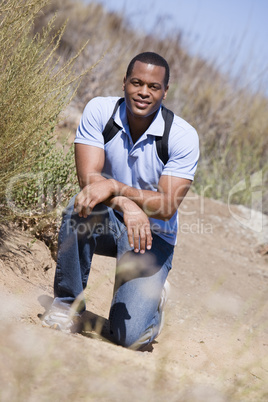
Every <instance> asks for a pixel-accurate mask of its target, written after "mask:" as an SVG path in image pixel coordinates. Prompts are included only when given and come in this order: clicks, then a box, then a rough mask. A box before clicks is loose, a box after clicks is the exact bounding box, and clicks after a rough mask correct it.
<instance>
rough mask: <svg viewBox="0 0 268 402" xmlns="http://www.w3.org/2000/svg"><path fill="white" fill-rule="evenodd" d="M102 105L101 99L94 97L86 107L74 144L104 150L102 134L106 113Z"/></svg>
mask: <svg viewBox="0 0 268 402" xmlns="http://www.w3.org/2000/svg"><path fill="white" fill-rule="evenodd" d="M102 103H103V102H102V98H101V97H96V98H93V99H92V100H91V101H89V102H88V104H87V105H86V107H85V109H84V111H83V114H82V117H81V120H80V124H79V126H78V128H77V131H76V137H75V140H74V143H75V144H86V145H93V146H95V147H99V148H102V149H104V139H103V135H102V132H103V130H104V126H103V121H105V117H106V116H105V115H106V114H107V111H106V107H105V106H104V105H102ZM106 120H107V119H106Z"/></svg>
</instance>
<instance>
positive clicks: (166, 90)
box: [163, 85, 169, 100]
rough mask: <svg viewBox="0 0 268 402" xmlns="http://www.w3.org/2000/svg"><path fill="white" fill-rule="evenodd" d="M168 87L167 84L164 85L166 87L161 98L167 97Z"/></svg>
mask: <svg viewBox="0 0 268 402" xmlns="http://www.w3.org/2000/svg"><path fill="white" fill-rule="evenodd" d="M168 88H169V86H168V85H167V86H166V89H165V94H164V96H163V100H165V99H166V97H167V92H168Z"/></svg>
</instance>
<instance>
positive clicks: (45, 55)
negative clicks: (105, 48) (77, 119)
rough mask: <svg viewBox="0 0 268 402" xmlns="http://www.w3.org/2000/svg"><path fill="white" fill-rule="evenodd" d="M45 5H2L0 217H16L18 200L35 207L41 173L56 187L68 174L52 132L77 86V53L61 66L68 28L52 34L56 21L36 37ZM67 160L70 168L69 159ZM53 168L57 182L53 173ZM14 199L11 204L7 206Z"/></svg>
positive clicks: (40, 1) (42, 0) (38, 1)
mask: <svg viewBox="0 0 268 402" xmlns="http://www.w3.org/2000/svg"><path fill="white" fill-rule="evenodd" d="M47 4H48V0H32V1H31V2H29V1H21V0H5V1H2V2H1V4H0V65H1V69H0V114H1V119H0V151H1V152H0V203H1V216H2V218H3V217H5V218H7V217H8V216H10V215H12V202H13V201H14V200H15V203H16V200H17V198H18V200H19V202H20V205H21V206H22V207H23V206H27V207H29V208H34V207H35V206H36V203H37V198H36V197H37V193H36V191H35V187H37V188H38V189H40V183H38V180H39V176H38V174H37V173H38V172H39V173H40V174H42V175H43V176H42V177H43V178H44V175H46V179H48V178H49V177H50V178H51V176H53V177H54V179H52V181H53V180H54V181H55V180H57V181H58V183H54V184H60V185H61V186H63V185H64V183H63V182H64V179H63V176H64V175H65V176H66V174H65V173H64V172H65V171H66V166H65V161H66V157H65V155H64V154H62V155H60V157H59V154H57V151H56V150H55V146H54V145H55V144H54V142H53V133H54V128H55V125H56V123H57V121H58V116H59V114H60V112H61V111H62V110H63V109H64V107H66V105H67V104H68V103H69V101H70V99H71V97H72V95H73V93H74V92H75V88H76V85H78V82H79V76H77V74H75V73H74V70H73V66H74V64H75V61H76V59H77V57H78V55H79V52H78V54H76V55H74V56H72V57H71V58H69V60H68V61H66V62H65V63H62V62H61V59H60V57H59V56H58V54H57V48H58V47H59V44H60V41H61V38H62V35H63V33H64V29H65V26H64V25H62V27H60V28H59V29H58V30H57V32H54V33H53V35H51V32H53V30H54V21H55V18H54V17H53V18H51V19H50V20H49V21H48V23H47V24H46V25H45V26H43V28H42V30H41V32H39V33H36V34H33V27H34V21H35V19H36V18H37V16H39V15H40V13H42V9H43V8H44V7H45V6H46V5H47ZM51 140H52V141H51ZM67 160H68V162H67V166H68V167H67V169H69V168H70V159H69V156H67ZM55 169H56V171H57V175H58V176H59V177H58V179H56V175H55V174H54V175H53V171H55ZM62 179H63V180H62ZM45 182H46V184H45V186H47V185H49V180H45ZM50 184H51V183H50ZM7 193H8V194H7ZM6 195H7V197H6ZM43 197H45V193H44V194H43ZM8 198H9V200H8ZM10 198H11V199H12V202H11V205H9V208H7V206H8V205H7V202H8V201H10ZM38 202H39V204H40V200H38ZM9 204H10V202H9ZM10 206H11V208H10Z"/></svg>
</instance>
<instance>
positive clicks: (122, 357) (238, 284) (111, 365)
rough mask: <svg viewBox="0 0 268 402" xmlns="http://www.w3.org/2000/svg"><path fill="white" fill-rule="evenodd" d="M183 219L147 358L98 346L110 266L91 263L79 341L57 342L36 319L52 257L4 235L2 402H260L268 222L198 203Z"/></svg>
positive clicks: (24, 239)
mask: <svg viewBox="0 0 268 402" xmlns="http://www.w3.org/2000/svg"><path fill="white" fill-rule="evenodd" d="M180 211H181V212H180V231H179V241H178V245H177V246H176V250H175V256H174V262H173V268H172V271H171V273H170V276H169V280H170V283H171V289H172V292H171V296H170V299H169V301H168V303H167V307H166V322H165V327H164V329H163V332H162V333H161V335H160V336H159V337H158V338H157V340H156V341H155V342H154V343H153V345H152V348H151V350H148V351H146V352H134V351H131V350H126V349H124V348H122V347H119V346H116V345H114V344H112V343H110V342H109V340H107V339H106V338H105V336H106V335H107V317H108V312H109V304H110V301H111V298H112V292H113V280H114V270H115V261H114V260H113V259H111V258H107V257H100V256H95V257H94V260H93V265H92V270H91V274H90V280H89V284H88V288H87V291H86V299H87V311H86V313H85V317H84V321H85V328H84V331H83V333H82V334H71V335H67V334H63V333H60V332H58V331H55V330H51V329H48V328H43V327H42V324H41V321H40V318H39V317H40V314H42V313H44V311H45V310H46V308H48V306H49V305H50V303H51V301H52V296H53V288H52V284H53V276H54V269H55V263H54V261H53V260H52V258H51V256H50V253H49V251H48V249H47V248H46V246H45V245H44V244H43V243H42V242H40V241H39V240H36V241H35V240H34V239H33V238H31V237H30V236H29V235H27V234H25V233H22V232H20V231H18V230H16V229H14V228H11V227H10V228H7V227H2V228H1V232H0V234H1V236H0V239H2V240H1V244H0V291H1V296H2V297H1V306H0V337H1V343H0V344H1V346H0V350H1V360H0V400H1V401H12V402H13V401H37V400H38V401H51V400H53V401H63V400H64V401H127V402H128V401H183V402H184V401H185V402H195V401H196V402H203V401H204V402H222V401H267V400H268V295H267V284H268V250H267V248H266V249H265V247H264V246H262V247H261V245H265V244H267V243H268V237H267V234H268V219H267V217H266V216H261V215H259V214H255V215H254V214H253V213H252V212H251V211H249V210H247V209H245V208H239V207H234V206H231V207H230V208H229V207H228V206H227V205H225V204H222V203H220V202H216V201H213V200H209V199H204V198H201V197H198V196H196V195H194V194H190V195H189V196H188V197H187V199H186V200H185V201H184V203H183V204H182V206H181V208H180ZM245 225H246V226H245ZM249 226H250V227H249Z"/></svg>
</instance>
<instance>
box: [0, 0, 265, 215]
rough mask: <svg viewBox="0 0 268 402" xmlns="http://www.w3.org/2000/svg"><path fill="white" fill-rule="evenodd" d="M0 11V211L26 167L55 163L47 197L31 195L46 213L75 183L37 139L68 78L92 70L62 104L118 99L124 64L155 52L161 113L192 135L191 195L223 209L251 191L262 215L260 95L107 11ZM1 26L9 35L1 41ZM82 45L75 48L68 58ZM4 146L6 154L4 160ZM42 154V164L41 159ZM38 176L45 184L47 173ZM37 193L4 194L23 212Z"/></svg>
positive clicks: (47, 167)
mask: <svg viewBox="0 0 268 402" xmlns="http://www.w3.org/2000/svg"><path fill="white" fill-rule="evenodd" d="M32 4H35V6H34V7H33V6H31V5H32ZM40 9H41V11H40ZM11 10H13V12H14V10H15V11H16V10H17V14H16V21H17V22H16V24H17V25H16V24H15V25H14V18H13V20H12V21H11V22H10V24H13V25H10V26H8V24H7V22H8V15H9V16H10V18H11V19H12V13H11ZM0 11H1V16H0V18H1V23H2V31H1V38H0V54H1V55H2V56H1V57H2V64H1V65H2V66H3V67H2V69H1V75H0V84H1V85H0V88H1V90H0V93H1V104H0V106H1V115H2V116H6V117H5V118H4V119H2V122H1V139H0V147H1V151H2V152H1V154H2V156H1V158H0V162H1V163H0V165H1V166H2V170H1V169H0V177H1V183H2V186H1V194H0V197H1V200H2V201H1V202H2V205H4V204H5V202H6V201H5V188H6V186H7V185H8V184H9V183H10V180H12V177H14V174H15V175H16V174H21V173H27V172H29V169H30V171H34V172H37V173H38V172H40V171H42V172H44V171H49V172H51V168H52V166H53V165H54V161H55V160H56V162H57V163H56V165H57V166H56V167H57V169H56V170H55V171H54V173H53V174H54V175H53V177H52V178H51V177H50V176H49V180H50V189H49V188H47V189H46V192H47V193H49V194H50V197H45V196H44V194H41V198H42V197H43V198H44V197H45V198H46V202H47V204H49V203H50V205H52V208H53V207H54V206H55V205H56V204H57V200H58V199H59V198H61V195H60V197H59V196H58V194H59V193H60V194H61V193H62V191H61V190H62V189H63V188H64V187H65V186H66V185H67V184H68V183H69V184H68V185H70V182H72V183H74V182H75V177H74V176H72V177H71V176H70V175H69V172H72V171H73V165H72V155H71V154H68V157H67V160H65V157H63V156H62V154H60V152H61V151H55V147H54V145H51V141H49V140H48V139H47V135H48V137H49V138H50V137H51V136H52V137H53V136H54V128H55V125H56V122H57V120H58V115H59V113H60V111H62V110H64V109H65V107H66V105H67V104H68V102H69V101H70V98H71V96H72V95H71V94H73V93H74V90H75V88H74V84H73V83H72V82H76V83H77V80H75V79H73V78H70V77H73V75H74V76H75V77H78V76H79V75H80V74H81V72H82V71H84V70H85V69H91V67H92V66H94V65H95V64H96V63H97V65H96V66H95V67H94V68H93V69H92V70H91V71H90V73H89V74H87V75H85V76H84V78H83V79H82V81H81V84H80V86H79V88H78V90H77V92H76V95H75V97H74V98H73V100H72V102H73V103H75V106H76V107H77V108H78V109H79V110H80V111H82V109H83V107H84V105H85V104H86V102H87V101H88V100H89V99H91V98H92V97H94V96H96V95H121V94H122V89H121V87H122V79H123V76H124V73H125V70H126V66H127V63H128V61H129V60H130V58H132V57H133V56H134V55H135V54H136V53H138V52H141V51H145V50H150V51H156V52H159V53H161V54H162V55H163V56H164V57H165V58H166V59H167V60H168V62H169V64H170V67H171V81H170V90H169V94H168V97H167V100H166V105H167V107H169V108H171V109H173V111H174V112H175V113H176V114H178V115H180V116H181V117H183V118H185V119H186V120H187V121H189V122H190V123H191V124H192V125H193V126H194V127H195V128H196V129H197V131H198V133H199V136H200V145H201V158H200V162H199V167H198V171H197V175H196V179H195V182H194V189H195V191H197V192H199V193H201V194H204V195H205V196H209V197H213V198H216V199H221V200H224V201H228V198H229V196H230V194H231V193H233V194H232V197H231V198H230V201H231V202H236V203H242V204H245V205H248V206H252V200H251V196H252V191H254V190H255V189H256V188H258V190H260V188H261V189H262V190H263V198H262V199H260V197H259V199H258V200H257V201H256V202H255V203H254V205H253V207H254V208H259V209H261V201H263V207H265V208H263V210H264V211H265V212H266V213H268V202H267V201H268V193H267V188H268V186H267V184H268V172H267V170H268V113H267V110H268V100H267V98H265V97H264V96H263V95H262V94H261V93H252V92H250V91H249V90H247V89H241V88H237V87H235V85H234V84H233V83H232V82H231V80H230V79H229V78H228V77H226V76H223V75H221V74H220V73H219V71H217V69H216V68H215V67H214V66H213V65H210V64H208V63H207V62H205V61H204V60H202V59H200V58H196V57H190V56H189V54H188V53H187V49H184V47H183V46H182V42H181V32H180V31H179V30H178V32H174V33H173V34H172V36H170V37H166V38H164V39H163V38H161V39H159V38H158V37H157V36H152V35H146V34H143V33H141V32H136V31H135V30H133V29H132V28H131V26H130V24H129V23H128V21H127V20H126V19H125V18H124V16H123V15H116V14H113V13H108V12H107V11H105V10H104V9H103V8H102V6H100V5H99V4H95V3H93V2H92V3H90V4H88V5H85V4H84V3H83V2H82V1H71V0H66V1H65V2H64V5H63V3H62V2H61V1H60V0H51V1H50V2H48V0H34V1H33V2H29V1H25V2H23V1H19V0H6V1H4V2H2V4H1V6H0ZM21 11H22V12H21ZM10 13H11V14H10ZM55 13H56V14H57V16H56V17H55V18H54V16H55ZM51 20H52V22H50V21H51ZM66 20H68V21H67V25H66V28H65V29H63V28H62V27H63V25H64V24H65V22H66ZM3 27H4V29H3ZM11 27H12V29H13V32H14V34H13V35H10V34H9V32H10V31H11ZM14 27H15V28H16V29H15V30H14ZM20 27H26V28H27V29H23V30H22V29H21V28H20ZM158 31H161V26H160V27H159V26H158ZM87 41H88V44H87V46H86V47H85V49H84V51H83V52H82V53H81V54H80V55H79V57H76V55H77V53H79V50H80V49H81V47H82V46H84V44H85V43H86V42H87ZM18 50H19V51H18ZM7 54H8V55H9V57H8V58H7V57H6V55H7ZM4 55H5V56H4ZM34 55H35V56H34ZM7 60H8V61H7ZM44 60H45V61H46V62H44ZM53 63H54V64H53ZM70 74H71V75H70ZM7 94H10V95H7ZM53 102H56V103H53ZM14 122H17V124H14ZM32 122H34V123H36V124H32ZM44 138H45V139H46V140H44ZM47 147H48V148H47ZM4 149H8V150H9V151H8V152H9V153H7V154H4V153H3V150H4ZM40 149H41V150H42V152H41V154H42V155H43V158H42V163H40V160H39V155H40ZM47 149H49V155H50V158H44V155H47ZM70 152H71V151H70ZM38 160H39V162H38V163H36V161H38ZM63 171H64V172H65V175H63V176H64V177H61V178H60V180H58V179H57V175H61V172H63ZM70 177H71V180H70ZM42 178H43V182H45V183H47V181H48V176H42ZM24 181H25V178H24ZM238 183H240V184H238ZM235 186H236V187H235ZM256 186H257V187H256ZM37 187H38V188H37ZM29 188H30V190H31V192H32V193H34V195H33V196H30V195H29ZM51 188H52V190H51ZM68 188H69V189H70V187H68ZM265 189H266V192H265ZM39 190H40V183H38V185H37V186H36V183H35V184H32V185H29V183H28V182H27V185H24V187H23V189H22V190H20V192H19V194H15V195H14V197H15V196H18V198H19V202H20V203H21V204H22V206H23V207H27V208H33V207H34V208H33V209H35V210H37V209H38V208H37V206H38V205H39V206H40V205H43V204H44V203H42V200H41V201H40V192H39ZM41 190H42V189H41ZM41 192H42V191H41ZM15 193H16V191H15ZM63 193H64V192H63ZM65 195H66V197H67V196H68V195H69V190H68V191H67V193H66V194H65ZM14 197H13V198H14ZM31 197H32V198H31ZM51 197H52V198H53V200H52V201H53V202H52V201H51ZM57 197H58V198H57ZM25 199H26V200H27V202H26V203H24V201H23V200H25ZM21 204H20V205H21ZM24 204H25V205H24ZM42 211H43V212H46V211H44V210H42Z"/></svg>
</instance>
